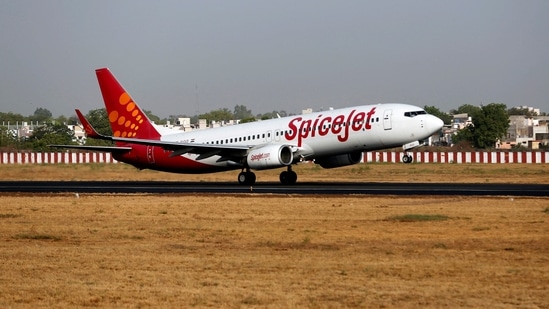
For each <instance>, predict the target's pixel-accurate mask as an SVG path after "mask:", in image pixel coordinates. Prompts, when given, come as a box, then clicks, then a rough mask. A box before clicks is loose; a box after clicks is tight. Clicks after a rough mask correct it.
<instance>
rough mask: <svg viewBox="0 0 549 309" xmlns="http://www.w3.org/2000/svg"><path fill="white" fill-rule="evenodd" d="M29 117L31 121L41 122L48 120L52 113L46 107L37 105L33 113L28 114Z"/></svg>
mask: <svg viewBox="0 0 549 309" xmlns="http://www.w3.org/2000/svg"><path fill="white" fill-rule="evenodd" d="M29 119H30V120H31V121H32V122H38V124H42V123H46V122H50V120H51V119H52V114H51V112H50V111H49V110H48V109H46V108H42V107H39V108H37V109H36V110H35V111H34V114H32V115H31V116H29Z"/></svg>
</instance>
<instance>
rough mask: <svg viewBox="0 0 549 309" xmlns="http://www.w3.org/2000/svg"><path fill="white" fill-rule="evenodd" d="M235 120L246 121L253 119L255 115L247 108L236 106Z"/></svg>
mask: <svg viewBox="0 0 549 309" xmlns="http://www.w3.org/2000/svg"><path fill="white" fill-rule="evenodd" d="M233 114H234V119H246V118H252V117H253V116H254V115H253V114H252V111H251V110H249V109H248V108H246V106H244V105H236V106H235V107H234V113H233Z"/></svg>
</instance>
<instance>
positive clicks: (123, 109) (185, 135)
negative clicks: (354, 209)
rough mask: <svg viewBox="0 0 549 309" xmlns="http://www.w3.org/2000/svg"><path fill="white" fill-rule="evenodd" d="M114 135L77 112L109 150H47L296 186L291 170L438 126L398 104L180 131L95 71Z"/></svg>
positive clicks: (335, 163) (423, 135)
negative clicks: (153, 117)
mask: <svg viewBox="0 0 549 309" xmlns="http://www.w3.org/2000/svg"><path fill="white" fill-rule="evenodd" d="M96 75H97V80H98V83H99V88H100V89H101V93H102V96H103V101H104V103H105V107H106V110H107V115H108V119H109V122H110V126H111V129H112V132H113V134H112V136H106V135H101V134H99V133H98V132H97V131H96V130H95V129H94V128H93V127H92V125H91V124H90V123H89V121H88V120H87V119H86V118H85V117H84V115H83V114H82V113H81V112H80V110H78V109H76V114H77V116H78V118H79V120H80V122H81V123H82V125H83V127H84V129H85V132H86V134H87V136H88V137H89V138H96V139H103V140H109V141H112V142H114V145H113V146H85V145H50V146H51V147H63V148H76V149H85V150H91V151H103V152H110V153H112V156H113V158H114V159H116V160H117V161H120V162H125V163H128V164H131V165H133V166H135V167H136V168H138V169H152V170H158V171H165V172H173V173H186V174H201V173H212V172H220V171H227V170H241V172H240V173H239V174H238V178H237V179H238V182H239V183H240V184H243V185H253V184H254V183H255V181H256V176H255V174H254V173H253V172H252V170H256V171H258V170H265V169H274V168H285V169H286V170H284V171H282V172H281V173H280V177H279V178H280V182H281V183H282V184H287V185H291V184H295V183H296V181H297V174H296V173H295V172H294V171H293V170H292V165H295V164H297V163H300V162H303V161H314V163H316V164H319V165H320V166H321V167H323V168H336V167H342V166H347V165H352V164H357V163H359V162H361V160H362V158H363V152H364V151H373V150H380V149H387V148H393V147H401V146H402V147H403V148H404V151H405V152H404V155H403V157H402V162H404V163H409V162H411V161H412V157H411V156H410V155H409V154H408V151H409V150H411V149H413V148H415V147H419V146H422V145H424V140H425V139H427V138H429V137H430V136H431V135H433V134H434V133H436V132H439V131H440V130H441V128H442V126H443V122H442V120H440V119H439V118H437V117H435V116H433V115H430V114H427V112H425V110H424V109H422V108H420V107H417V106H413V105H408V104H402V103H384V104H374V105H363V106H356V107H348V108H342V109H331V110H327V111H321V112H314V113H310V114H304V115H298V116H289V117H282V118H280V117H279V118H275V119H270V120H262V121H257V122H250V123H243V124H237V125H232V126H224V127H219V128H210V129H204V130H193V131H188V132H184V131H181V130H177V129H168V128H165V127H162V126H159V125H156V124H154V123H152V122H151V121H150V120H149V119H148V118H147V116H146V115H145V113H143V110H142V109H141V108H140V107H139V106H138V105H137V104H136V102H135V101H134V100H133V98H132V97H131V96H130V95H129V93H128V92H127V91H126V90H125V89H124V88H123V87H122V85H121V84H120V83H119V82H118V81H117V79H116V78H115V76H114V75H113V74H112V73H111V71H110V70H109V69H108V68H100V69H97V70H96Z"/></svg>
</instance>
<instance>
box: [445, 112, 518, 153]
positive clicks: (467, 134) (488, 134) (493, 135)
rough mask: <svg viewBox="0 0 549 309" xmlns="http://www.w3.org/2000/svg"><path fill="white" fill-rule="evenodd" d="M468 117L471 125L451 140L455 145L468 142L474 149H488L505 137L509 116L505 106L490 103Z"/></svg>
mask: <svg viewBox="0 0 549 309" xmlns="http://www.w3.org/2000/svg"><path fill="white" fill-rule="evenodd" d="M469 115H470V116H471V117H472V124H471V125H469V126H467V127H466V128H464V129H463V130H461V131H460V132H458V134H457V135H456V136H455V137H454V138H453V140H454V142H455V143H457V142H460V141H469V142H471V143H472V144H473V146H474V147H475V148H490V147H494V145H495V143H496V142H497V141H498V140H499V139H501V138H503V137H505V135H507V129H508V128H509V115H508V114H507V106H505V104H501V103H490V104H488V105H486V106H482V107H480V108H478V110H477V111H476V112H475V111H474V110H473V113H472V114H469Z"/></svg>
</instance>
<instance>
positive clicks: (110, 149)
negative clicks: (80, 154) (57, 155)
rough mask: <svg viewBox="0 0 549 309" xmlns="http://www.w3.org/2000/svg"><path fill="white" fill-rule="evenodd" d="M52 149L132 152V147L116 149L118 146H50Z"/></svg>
mask: <svg viewBox="0 0 549 309" xmlns="http://www.w3.org/2000/svg"><path fill="white" fill-rule="evenodd" d="M48 147H52V148H70V149H81V150H88V151H100V152H112V153H124V152H128V151H130V150H132V148H131V147H116V146H110V147H109V146H81V145H48Z"/></svg>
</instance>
